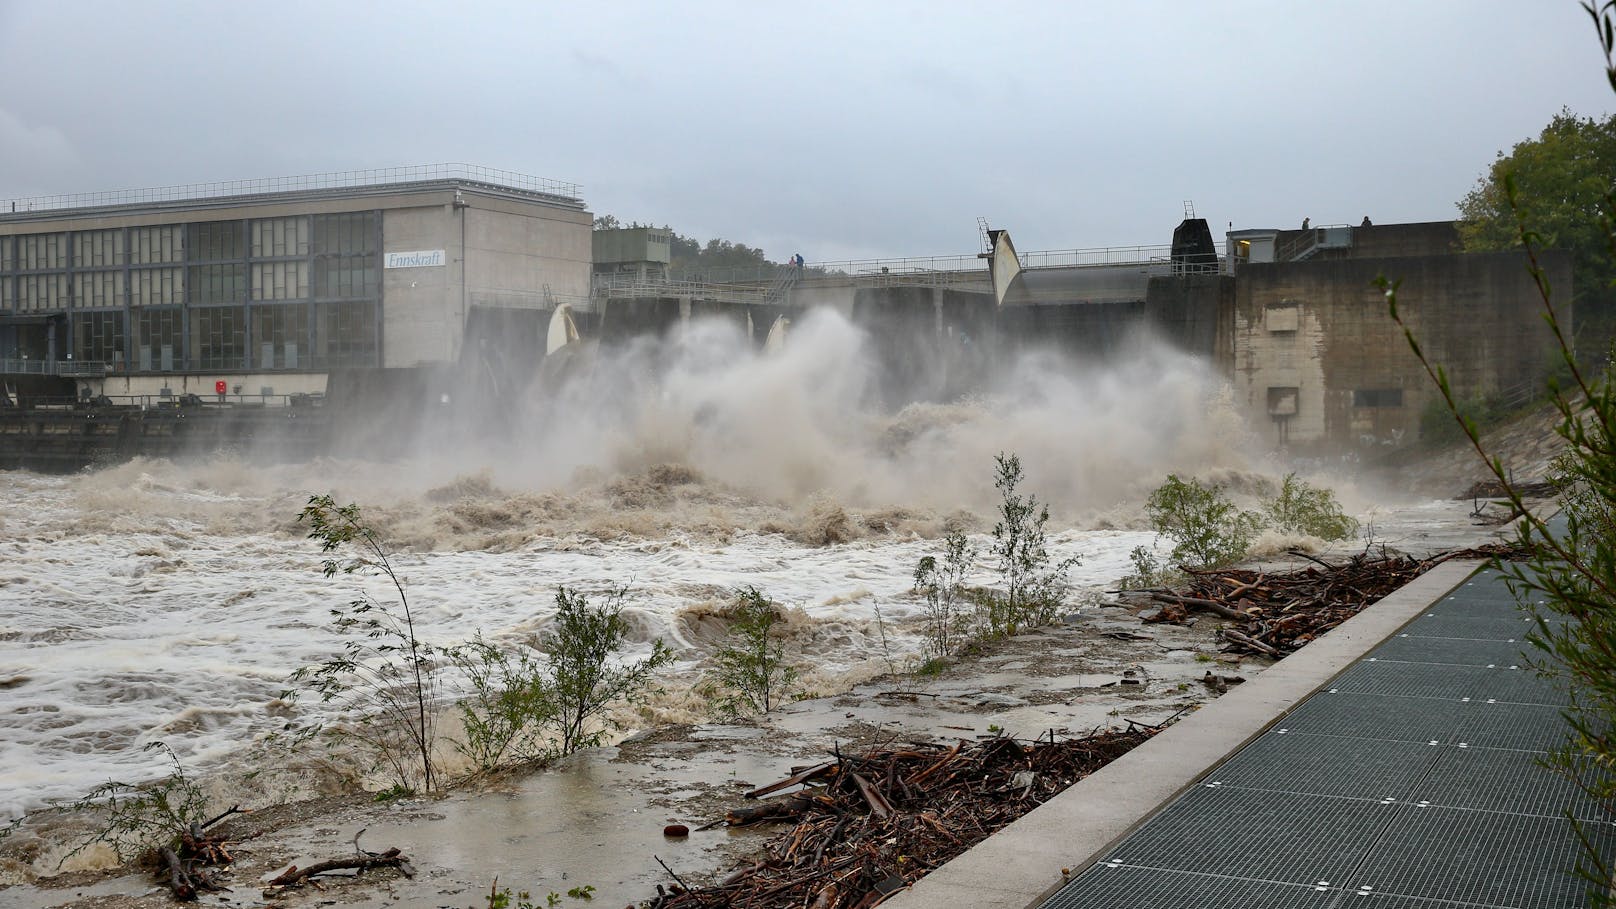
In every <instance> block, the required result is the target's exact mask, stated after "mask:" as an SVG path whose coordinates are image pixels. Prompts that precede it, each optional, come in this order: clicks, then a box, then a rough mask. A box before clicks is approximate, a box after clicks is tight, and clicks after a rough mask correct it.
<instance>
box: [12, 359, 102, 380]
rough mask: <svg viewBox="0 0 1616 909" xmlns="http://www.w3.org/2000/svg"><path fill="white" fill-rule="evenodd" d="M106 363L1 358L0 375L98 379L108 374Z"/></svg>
mask: <svg viewBox="0 0 1616 909" xmlns="http://www.w3.org/2000/svg"><path fill="white" fill-rule="evenodd" d="M107 371H108V367H107V364H105V363H98V362H95V361H92V360H28V359H22V358H10V357H7V358H0V375H12V376H71V377H77V378H88V379H98V378H101V377H102V376H105V375H106V374H107Z"/></svg>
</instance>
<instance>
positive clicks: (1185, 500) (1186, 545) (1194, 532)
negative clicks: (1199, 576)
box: [1145, 474, 1262, 568]
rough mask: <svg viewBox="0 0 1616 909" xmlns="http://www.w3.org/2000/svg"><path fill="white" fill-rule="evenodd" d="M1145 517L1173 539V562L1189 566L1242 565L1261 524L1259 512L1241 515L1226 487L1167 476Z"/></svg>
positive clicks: (1151, 496) (1149, 503)
mask: <svg viewBox="0 0 1616 909" xmlns="http://www.w3.org/2000/svg"><path fill="white" fill-rule="evenodd" d="M1145 514H1146V515H1147V516H1149V518H1150V524H1151V526H1152V527H1153V528H1155V530H1156V532H1157V533H1159V534H1162V535H1163V536H1166V537H1167V538H1168V539H1170V540H1172V541H1173V552H1172V555H1170V556H1169V559H1170V560H1171V561H1172V562H1173V563H1174V564H1176V565H1181V566H1183V567H1186V568H1211V567H1217V566H1221V565H1227V564H1229V563H1231V562H1237V561H1239V560H1240V559H1241V558H1242V557H1244V556H1245V554H1246V552H1247V550H1249V549H1250V548H1251V540H1252V537H1254V536H1255V535H1256V533H1257V529H1258V528H1259V527H1260V526H1261V525H1262V519H1261V517H1259V516H1258V515H1257V514H1255V513H1253V512H1249V511H1241V510H1239V509H1238V508H1236V507H1235V506H1234V504H1233V503H1231V502H1230V501H1229V500H1228V499H1226V498H1224V496H1223V488H1222V487H1221V486H1217V485H1212V486H1207V485H1205V484H1203V483H1201V482H1200V481H1199V480H1196V479H1195V478H1194V477H1191V478H1190V479H1189V481H1188V482H1185V481H1184V480H1180V479H1179V478H1178V476H1177V474H1168V475H1167V482H1165V483H1163V484H1162V485H1161V486H1159V487H1157V488H1156V490H1155V491H1154V492H1152V493H1151V494H1150V498H1149V499H1148V500H1147V501H1146V502H1145Z"/></svg>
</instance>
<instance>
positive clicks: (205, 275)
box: [186, 264, 247, 304]
mask: <svg viewBox="0 0 1616 909" xmlns="http://www.w3.org/2000/svg"><path fill="white" fill-rule="evenodd" d="M186 291H187V294H188V296H189V298H190V302H191V303H193V304H208V303H240V302H242V301H243V300H245V299H247V266H246V265H245V264H236V265H193V266H191V269H190V281H189V283H188V284H187V286H186Z"/></svg>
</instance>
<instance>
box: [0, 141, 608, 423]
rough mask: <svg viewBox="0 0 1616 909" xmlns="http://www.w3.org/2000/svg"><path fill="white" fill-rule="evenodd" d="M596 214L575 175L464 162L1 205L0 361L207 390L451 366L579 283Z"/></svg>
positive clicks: (93, 385)
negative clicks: (350, 372)
mask: <svg viewBox="0 0 1616 909" xmlns="http://www.w3.org/2000/svg"><path fill="white" fill-rule="evenodd" d="M591 220H592V219H591V216H590V214H589V213H588V212H587V211H585V210H584V204H583V201H582V199H581V198H580V196H579V193H578V187H576V186H575V185H572V184H566V183H558V182H554V181H550V180H541V179H538V178H534V177H528V176H525V175H522V174H515V173H510V172H506V171H497V170H491V169H488V168H482V167H474V166H469V165H462V164H446V165H434V166H425V167H409V168H394V169H388V170H375V171H363V172H356V173H335V174H322V175H316V176H311V177H293V178H282V179H272V180H262V181H248V182H238V183H220V184H206V185H194V186H176V187H168V188H164V189H157V190H141V191H134V192H128V193H105V194H91V195H74V196H58V197H47V198H39V199H21V200H17V201H14V202H8V203H4V204H0V361H3V362H0V372H3V373H4V376H5V381H6V382H8V383H9V384H10V385H11V386H13V387H16V386H17V385H18V384H19V383H23V384H27V383H28V382H29V380H30V377H32V378H33V380H35V381H36V382H37V381H38V380H39V379H41V378H49V377H69V378H73V379H75V380H77V387H76V393H77V394H80V395H88V396H91V397H95V396H101V395H106V396H116V397H118V398H120V399H121V398H123V396H132V397H133V398H135V399H140V400H146V399H149V400H151V401H165V400H170V399H175V398H178V397H180V396H182V395H186V394H195V395H206V396H208V398H209V399H210V401H217V400H219V398H218V396H217V395H218V389H220V388H221V387H222V388H224V389H225V395H226V399H227V400H238V399H239V398H240V396H253V397H257V398H258V399H260V400H267V399H269V398H271V397H283V396H286V395H289V394H308V393H314V394H322V393H324V392H325V391H326V390H327V381H328V377H329V374H330V373H331V372H332V371H333V370H344V369H355V368H361V369H371V368H378V367H420V366H431V365H443V364H453V363H456V362H458V361H459V360H460V359H461V357H462V355H463V354H464V353H465V348H466V345H467V335H468V331H471V332H476V331H477V330H478V326H479V324H480V323H484V322H487V321H498V314H500V313H504V312H509V311H513V310H514V311H522V310H528V311H532V310H537V309H544V310H548V309H550V308H552V307H553V306H554V305H555V304H556V302H557V301H583V300H584V299H586V298H587V295H588V292H589V280H590V258H591V256H590V227H591ZM491 333H493V332H491ZM535 338H536V339H537V340H538V341H539V342H540V343H542V337H541V336H538V335H535Z"/></svg>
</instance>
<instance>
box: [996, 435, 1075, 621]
mask: <svg viewBox="0 0 1616 909" xmlns="http://www.w3.org/2000/svg"><path fill="white" fill-rule="evenodd" d="M994 464H995V466H996V471H995V474H996V475H995V478H994V481H993V485H994V487H995V488H997V489H998V490H999V497H1000V498H999V520H998V523H996V524H994V526H993V544H992V545H991V546H990V547H989V551H990V552H991V553H992V555H993V556H994V558H995V559H996V560H997V562H998V569H999V577H1000V579H1001V580H1002V582H1003V584H1004V593H1003V594H1002V595H1001V594H998V593H994V592H984V593H981V594H979V595H978V596H977V597H976V599H977V607H978V612H979V615H980V617H981V621H982V625H983V626H984V628H985V630H986V631H987V632H988V633H990V634H1015V633H1016V632H1017V631H1019V630H1021V629H1023V628H1032V627H1036V626H1038V625H1047V624H1049V623H1051V622H1053V621H1055V619H1056V618H1057V617H1058V615H1059V611H1060V607H1061V604H1062V603H1063V602H1064V600H1065V598H1066V591H1067V589H1068V586H1069V585H1068V583H1067V580H1066V575H1067V572H1069V571H1070V570H1071V569H1072V567H1073V566H1074V565H1077V564H1078V558H1077V557H1076V556H1073V557H1072V558H1069V559H1064V560H1062V561H1060V562H1057V563H1055V564H1054V565H1051V564H1050V556H1049V543H1048V537H1047V534H1046V533H1045V531H1044V525H1045V524H1047V523H1048V522H1049V508H1048V506H1045V505H1041V504H1039V502H1038V497H1037V496H1034V495H1026V496H1023V495H1021V494H1020V493H1019V492H1017V491H1016V490H1017V487H1019V486H1020V485H1021V480H1022V474H1021V459H1020V458H1019V457H1017V456H1016V455H1013V454H1012V455H1006V454H1004V453H1003V452H1000V453H999V454H998V455H996V456H995V457H994Z"/></svg>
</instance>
